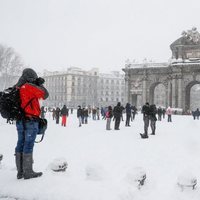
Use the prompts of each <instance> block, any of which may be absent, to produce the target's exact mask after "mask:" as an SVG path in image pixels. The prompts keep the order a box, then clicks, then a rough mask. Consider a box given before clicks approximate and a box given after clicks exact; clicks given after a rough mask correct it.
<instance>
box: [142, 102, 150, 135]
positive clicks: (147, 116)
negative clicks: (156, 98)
mask: <svg viewBox="0 0 200 200" xmlns="http://www.w3.org/2000/svg"><path fill="white" fill-rule="evenodd" d="M142 113H143V121H144V133H143V134H140V135H141V137H142V138H148V127H149V120H150V106H149V102H146V103H145V105H143V106H142Z"/></svg>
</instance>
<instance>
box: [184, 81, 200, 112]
mask: <svg viewBox="0 0 200 200" xmlns="http://www.w3.org/2000/svg"><path fill="white" fill-rule="evenodd" d="M196 84H200V81H196V80H194V81H191V82H189V83H188V84H187V86H186V87H185V111H188V110H190V96H191V95H190V93H191V88H192V87H193V86H194V85H196Z"/></svg>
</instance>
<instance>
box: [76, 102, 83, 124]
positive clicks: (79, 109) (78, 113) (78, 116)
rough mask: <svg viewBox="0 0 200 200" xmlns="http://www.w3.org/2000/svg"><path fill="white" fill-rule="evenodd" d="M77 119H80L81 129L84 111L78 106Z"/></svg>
mask: <svg viewBox="0 0 200 200" xmlns="http://www.w3.org/2000/svg"><path fill="white" fill-rule="evenodd" d="M77 118H78V121H79V127H81V124H82V109H81V106H78V109H77Z"/></svg>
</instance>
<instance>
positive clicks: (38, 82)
mask: <svg viewBox="0 0 200 200" xmlns="http://www.w3.org/2000/svg"><path fill="white" fill-rule="evenodd" d="M44 82H45V80H44V79H43V78H42V77H38V78H36V80H35V84H36V85H38V86H40V85H42V84H43V83H44Z"/></svg>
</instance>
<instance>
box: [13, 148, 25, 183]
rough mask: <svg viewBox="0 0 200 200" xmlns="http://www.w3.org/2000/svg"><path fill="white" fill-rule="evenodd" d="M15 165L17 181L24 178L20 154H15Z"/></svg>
mask: <svg viewBox="0 0 200 200" xmlns="http://www.w3.org/2000/svg"><path fill="white" fill-rule="evenodd" d="M15 163H16V167H17V179H21V178H23V177H24V175H23V156H22V153H19V152H16V153H15Z"/></svg>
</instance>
